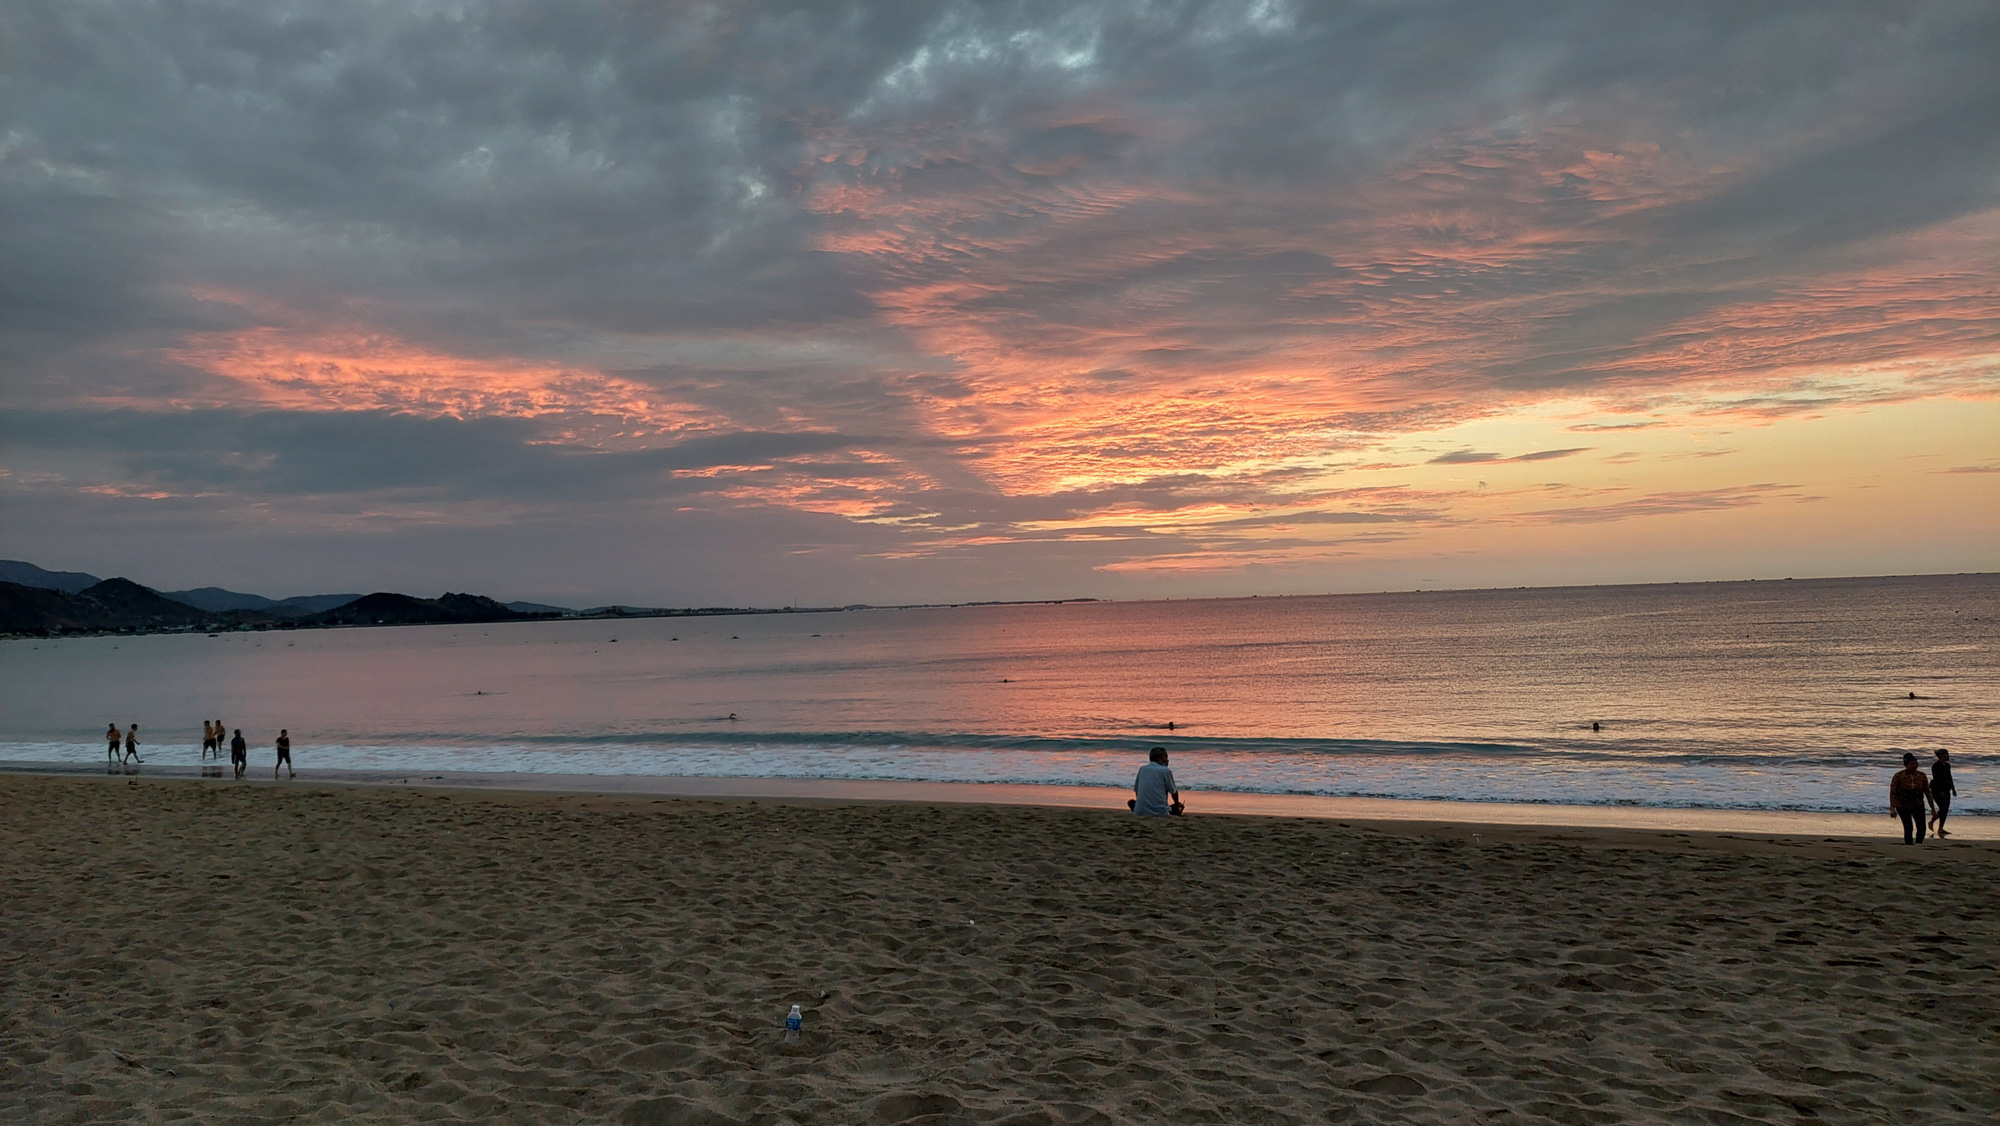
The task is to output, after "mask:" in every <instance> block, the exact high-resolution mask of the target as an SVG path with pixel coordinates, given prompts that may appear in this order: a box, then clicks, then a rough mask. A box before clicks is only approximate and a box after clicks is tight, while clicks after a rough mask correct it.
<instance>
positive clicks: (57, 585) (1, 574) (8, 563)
mask: <svg viewBox="0 0 2000 1126" xmlns="http://www.w3.org/2000/svg"><path fill="white" fill-rule="evenodd" d="M100 581H101V580H100V579H98V577H97V576H96V575H86V574H84V573H83V572H82V571H44V570H42V569H41V568H40V567H37V566H35V565H34V564H33V563H23V562H21V561H20V560H19V559H0V582H5V583H17V584H19V585H21V586H31V587H35V588H36V589H38V590H59V591H62V592H63V593H64V594H75V593H77V592H78V591H80V590H82V589H84V588H85V587H92V586H96V585H97V584H98V583H99V582H100Z"/></svg>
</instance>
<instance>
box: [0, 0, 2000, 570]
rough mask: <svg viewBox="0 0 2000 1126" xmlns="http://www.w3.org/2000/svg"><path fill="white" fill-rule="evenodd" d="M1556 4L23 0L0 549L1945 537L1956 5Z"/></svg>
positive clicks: (1974, 453) (1630, 565)
mask: <svg viewBox="0 0 2000 1126" xmlns="http://www.w3.org/2000/svg"><path fill="white" fill-rule="evenodd" d="M1542 7H1544V8H1546V12H1545V13H1544V15H1545V16H1546V18H1545V19H1534V20H1529V19H1522V20H1519V21H1508V20H1506V19H1504V18H1503V17H1502V16H1501V15H1500V14H1498V13H1497V11H1491V10H1488V9H1486V8H1484V7H1483V6H1480V5H1467V6H1461V7H1457V8H1454V7H1452V6H1449V5H1448V6H1445V7H1444V8H1441V9H1439V10H1437V11H1435V12H1432V11H1428V10H1423V11H1418V10H1412V11H1411V12H1408V13H1392V12H1389V11H1386V10H1385V11H1382V12H1379V13H1374V14H1365V13H1362V12H1359V11H1350V10H1348V9H1346V8H1341V7H1337V6H1335V7H1328V8H1325V9H1320V8H1309V7H1296V8H1294V7H1292V6H1287V5H1249V6H1243V7H1241V9H1240V10H1239V9H1238V8H1232V7H1228V6H1215V7H1204V8H1201V9H1199V10H1189V11H1186V12H1179V10H1178V9H1177V10H1176V11H1177V12H1179V14H1177V15H1169V14H1165V13H1163V12H1162V11H1160V10H1158V9H1151V8H1134V9H1127V8H1126V7H1124V6H1120V5H1106V6H1084V7H1074V6H1058V7H1055V8H1052V9H1051V10H1050V11H1049V12H1048V13H1047V14H1046V16H1045V18H1035V19H1029V18H1028V17H1026V16H1024V15H1023V14H1022V13H1021V12H1019V11H1016V10H1015V9H1007V10H1006V12H1005V13H1002V12H999V11H997V10H996V11H990V12H989V11H987V10H984V9H980V8H959V7H953V6H949V5H945V6H939V7H937V8H935V9H932V10H930V11H929V14H928V15H924V16H920V17H917V18H914V19H911V20H909V21H908V26H898V27H897V28H895V29H889V28H886V27H880V26H877V24H876V23H875V22H874V21H871V20H867V19H862V18H860V17H859V16H857V17H856V18H854V19H847V18H846V17H843V16H842V15H841V14H840V10H839V9H838V8H837V7H834V6H820V7H807V8H802V9H799V10H796V11H791V12H781V11H778V10H776V9H765V8H763V7H761V6H753V7H750V8H745V9H744V10H742V11H741V12H738V13H736V14H735V15H734V16H732V18H730V19H728V20H719V19H710V18H708V17H707V16H705V15H703V14H701V13H700V12H698V11H696V10H694V9H688V10H679V9H674V10H671V14H657V13H655V14H649V15H647V16H645V17H644V18H643V19H641V18H640V17H638V16H636V15H635V16H633V17H631V19H632V21H633V22H631V23H627V22H625V17H618V16H611V15H605V14H593V15H591V16H588V17H582V16H579V18H577V19H576V20H575V21H574V26H570V27H567V28H566V29H565V30H564V32H563V33H562V35H560V36H558V37H557V38H556V39H554V40H553V41H550V42H542V41H540V40H539V39H538V38H537V36H538V35H539V34H540V33H539V32H535V31H532V30H530V29H531V27H533V26H538V25H535V24H534V23H533V19H534V17H533V15H532V12H533V11H534V9H535V6H533V5H529V6H528V7H527V8H525V9H522V10H521V11H520V12H516V13H514V14H510V15H502V14H499V13H497V12H493V13H487V14H486V15H484V16H482V17H480V18H478V19H467V20H461V21H459V22H457V23H453V24H452V27H451V35H452V36H454V37H456V38H463V40H464V43H463V46H462V48H461V49H460V50H459V51H458V53H456V54H455V55H454V58H453V61H452V63H451V64H450V65H448V66H445V65H440V66H435V67H413V68H409V69H406V70H402V71H400V72H398V73H397V74H396V77H395V80H394V81H393V82H391V81H388V80H387V79H385V78H384V77H383V76H382V75H381V73H379V68H378V67H377V66H376V64H375V63H374V62H372V61H371V59H370V57H369V54H368V51H356V50H348V49H343V45H346V46H348V47H351V46H352V45H353V44H357V43H363V42H366V43H370V44H375V45H376V46H375V47H372V48H370V49H369V50H379V51H386V52H390V53H391V54H394V53H395V52H397V51H398V50H402V49H409V50H415V49H416V48H415V47H412V46H409V45H411V44H417V43H421V42H426V41H428V37H430V36H432V35H435V34H437V33H438V31H439V28H440V26H442V25H441V21H445V20H446V17H445V16H442V15H437V14H432V13H429V12H428V11H426V10H423V9H421V7H419V8H412V9H409V10H407V11H405V10H402V9H381V10H373V9H370V10H367V11H363V10H359V9H357V10H352V11H349V12H346V13H345V14H342V15H337V16H325V17H321V18H319V19H318V21H317V22H309V21H308V22H301V21H295V20H293V19H291V17H289V16H287V15H286V14H285V13H283V12H282V11H280V10H279V9H275V8H265V7H251V8H246V9H244V10H242V11H240V12H235V13H226V12H222V11H219V10H218V11H214V12H210V13H208V14H207V16H198V17H190V18H196V19H200V18H213V19H216V20H225V19H226V20H229V21H234V23H233V26H236V30H235V31H234V32H232V33H231V34H233V35H236V36H238V37H247V39H252V40H254V39H257V38H258V37H264V38H265V39H267V40H268V41H269V47H268V50H267V52H266V58H267V60H268V65H266V66H261V67H250V68H234V67H232V66H231V65H225V61H224V57H225V55H227V52H225V51H224V50H223V49H222V48H221V47H209V46H206V45H204V44H205V43H207V42H208V40H205V39H204V38H203V36H201V35H168V34H165V33H164V32H162V31H160V29H158V28H155V29H153V30H152V32H150V33H149V32H148V31H147V30H146V29H145V28H144V27H139V28H130V27H128V26H127V25H129V24H130V23H132V22H134V21H143V20H153V19H157V20H168V19H172V18H177V17H170V16H167V15H164V14H158V15H156V14H145V15H140V14H137V13H135V12H130V11H125V10H123V9H122V8H121V7H119V6H111V7H105V8H96V7H89V8H70V9H65V10H63V11H62V13H61V15H60V17H59V18H52V20H51V21H50V22H47V23H43V24H38V25H36V27H35V29H34V30H33V32H32V36H33V37H34V38H37V39H41V40H45V42H43V43H42V44H41V47H42V48H44V49H40V50H23V51H21V52H18V53H17V54H18V58H19V59H20V60H21V63H22V65H21V68H20V69H19V70H17V72H16V73H15V74H13V75H12V76H11V77H9V78H7V79H5V80H4V82H5V84H6V86H7V88H8V89H7V93H8V98H7V102H8V104H9V105H10V106H11V107H13V108H12V109H11V111H10V116H11V118H12V121H11V123H10V124H9V126H8V130H7V132H6V133H5V135H4V140H0V185H4V188H5V190H6V192H7V193H8V194H7V198H8V201H9V213H10V215H11V216H13V217H14V219H13V221H10V223H8V224H7V227H8V231H7V233H6V234H5V236H4V237H5V238H6V239H7V241H8V243H9V247H8V261H9V263H10V265H9V270H10V272H11V273H13V274H14V275H15V278H16V284H15V285H14V287H13V289H14V291H15V292H16V294H26V296H24V297H23V296H17V297H15V298H12V300H14V301H15V302H16V308H17V309H19V310H20V311H19V312H17V313H16V314H15V315H14V316H13V317H12V318H11V324H12V326H13V327H12V328H11V329H10V332H9V340H10V344H9V345H8V348H9V361H8V365H7V368H8V373H9V374H8V379H7V385H8V402H7V405H6V406H7V409H6V414H7V417H8V423H7V425H8V431H7V439H6V445H5V449H4V454H5V475H4V477H0V495H4V496H5V497H6V504H7V507H8V509H9V512H10V517H9V519H8V521H7V526H6V539H7V543H6V544H5V554H8V555H11V556H15V557H20V558H30V559H37V560H42V561H46V562H47V563H48V564H49V565H51V566H57V565H60V566H69V567H76V568H89V569H92V570H96V571H101V572H103V573H106V574H112V573H119V574H123V573H127V572H137V571H138V570H140V569H141V559H140V558H139V557H138V556H136V555H134V554H133V544H134V539H135V537H137V538H139V539H142V540H143V542H145V543H146V545H147V548H146V551H145V556H144V560H143V561H144V565H145V568H150V570H147V572H146V573H147V575H148V576H149V581H154V582H156V583H158V584H160V585H165V586H172V585H176V584H179V585H195V584H196V583H208V582H221V583H225V584H234V585H237V586H243V587H248V588H251V589H258V590H265V589H269V590H270V591H271V592H272V593H275V594H289V593H294V590H293V589H292V588H293V587H297V588H299V590H305V589H307V588H312V589H319V588H320V587H327V588H330V589H349V588H357V589H358V588H364V587H365V588H371V589H372V588H373V587H377V586H380V587H398V586H401V587H409V588H412V589H420V590H423V591H426V592H429V593H435V591H436V590H437V589H439V588H441V587H442V586H444V585H450V586H453V587H454V588H466V587H476V588H478V589H482V590H487V589H490V590H492V591H493V592H494V593H496V594H503V595H505V596H508V597H523V598H538V599H548V600H557V601H570V602H579V603H581V602H588V601H614V600H615V601H635V602H655V603H662V604H682V603H698V602H705V601H718V600H735V601H749V602H764V603H784V602H789V601H793V600H795V599H796V600H799V601H804V602H833V603H838V602H846V601H863V600H866V601H877V602H882V601H915V600H926V599H945V600H949V599H964V598H979V597H989V598H991V597H1042V596H1062V595H1083V594H1088V595H1098V596H1133V595H1162V594H1172V595H1181V594H1210V593H1253V592H1266V593H1271V592H1293V591H1324V590H1354V589H1381V588H1384V587H1390V586H1394V587H1405V588H1407V587H1413V586H1422V585H1460V586H1463V585H1514V584H1524V583H1534V584H1559V583H1571V582H1619V581H1651V580H1666V579H1673V580H1680V579H1706V578H1734V577H1762V576H1775V577H1783V576H1785V575H1790V574H1798V575H1806V574H1852V573H1883V572H1934V571H1961V570H1974V569H1991V567H1992V566H1993V565H1994V564H1995V562H1996V559H2000V520H1996V519H1995V513H2000V282H1996V277H2000V274H1996V271H1995V269H1994V264H1995V263H1996V262H2000V189H1996V185H2000V156H1996V154H2000V144H1996V143H1995V142H1996V141H2000V136H1996V133H1995V130H1996V119H1995V117H1994V115H1993V113H1992V106H1993V105H1994V104H1996V101H1995V100H1996V98H2000V88H1996V86H1995V79H1994V74H1993V67H1992V66H1991V63H1992V59H1991V57H1990V55H1989V56H1986V57H1983V58H1982V57H1981V52H1980V50H1979V49H1978V47H1977V46H1976V45H1977V44H1978V43H1981V42H1984V43H1986V44H1987V45H1988V47H1989V48H1990V44H1991V43H1992V42H1993V39H1992V38H1991V36H1992V35H1993V34H1994V32H1995V28H1994V25H1993V24H1992V22H1991V17H1990V13H1989V14H1988V15H1987V16H1983V17H1982V16H1980V15H1978V14H1977V12H1975V11H1969V10H1966V9H1961V8H1954V7H1950V6H1943V5H1939V6H1930V5H1915V6H1913V7H1911V8H1909V9H1907V10H1904V9H1899V11H1904V13H1905V14H1904V17H1902V18H1903V19H1904V20H1905V22H1904V23H1902V24H1899V25H1898V27H1897V28H1896V29H1895V30H1894V32H1893V33H1881V37H1880V39H1879V42H1878V49H1877V50H1876V51H1875V52H1874V53H1873V54H1871V55H1869V56H1868V57H1867V58H1866V59H1865V61H1861V60H1859V59H1858V57H1857V56H1852V55H1844V54H1841V53H1840V51H1839V49H1838V43H1839V42H1841V41H1842V40H1841V39H1840V36H1841V35H1842V34H1846V31H1845V30H1843V28H1842V27H1841V26H1840V25H1841V21H1843V20H1845V19H1847V18H1848V17H1847V16H1845V15H1840V14H1835V13H1833V12H1819V11H1815V10H1812V9H1805V10H1801V11H1798V12H1790V11H1786V12H1780V11H1779V10H1777V9H1769V10H1765V9H1759V10H1758V11H1757V12H1756V13H1755V14H1746V13H1742V12H1740V11H1737V10H1735V9H1720V8H1718V9H1717V10H1716V15H1715V18H1714V19H1713V20H1712V21H1707V22H1708V24H1710V25H1712V26H1703V25H1702V24H1701V23H1700V22H1699V21H1698V22H1697V23H1696V24H1695V25H1693V29H1692V30H1690V28H1689V27H1681V28H1679V29H1678V31H1677V34H1674V35H1671V36H1670V35H1666V34H1663V33H1662V34H1655V31H1656V30H1657V29H1652V28H1648V27H1646V26H1644V23H1645V21H1644V20H1643V19H1634V20H1632V21H1630V22H1628V23H1625V24H1620V25H1616V26H1614V25H1613V24H1612V22H1610V21H1609V18H1608V14H1593V13H1594V12H1595V11H1596V10H1595V9H1592V8H1591V7H1589V6H1581V7H1572V6H1568V5H1557V4H1548V5H1543V6H1542ZM854 11H855V12H856V13H866V12H868V11H870V9H868V8H867V7H866V6H861V7H857V8H856V9H854ZM1725 12H1735V14H1734V15H1725V14H1724V13H1725ZM1855 18H1856V19H1861V18H1862V17H1861V16H1859V15H1857V16H1855ZM1871 18H1872V17H1871ZM1982 21H1983V22H1982ZM1432 22H1436V23H1438V24H1440V25H1446V26H1451V27H1453V28H1455V30H1456V33H1455V34H1452V35H1450V36H1442V37H1437V36H1434V37H1431V38H1426V37H1425V34H1423V33H1424V32H1426V30H1427V29H1426V26H1424V25H1428V24H1429V23H1432ZM114 29H125V30H126V31H130V33H129V34H127V33H124V31H117V32H114ZM1815 29H1820V30H1825V31H1826V35H1825V36H1824V37H1820V36H1815V35H1814V34H1810V33H1811V32H1813V31H1814V30H1815ZM1429 30H1431V31H1435V29H1429ZM15 33H16V35H17V36H19V35H20V34H22V32H21V30H20V29H16V32H15ZM1856 34H1859V33H1858V32H1856ZM1869 34H1870V35H1871V36H1873V35H1875V34H1876V33H1875V32H1870V33H1869ZM279 44H289V45H288V46H284V47H282V48H281V47H280V46H279ZM398 44H403V45H404V47H398V46H397V45H398ZM1638 44H1645V45H1647V46H1646V47H1645V48H1644V49H1643V50H1641V49H1640V48H1638V47H1637V46H1634V45H1638ZM1815 44H1825V46H1824V47H1817V46H1815ZM1822 51H1823V52H1824V54H1825V57H1824V58H1821V57H1819V54H1817V53H1816V52H1822ZM1621 52H1624V53H1621ZM1631 52H1636V53H1631ZM1607 54H1610V55H1614V56H1616V57H1618V58H1620V59H1622V60H1624V61H1622V62H1621V63H1619V64H1618V65H1616V66H1607V65H1600V64H1601V62H1602V59H1603V57H1604V56H1606V55H1607ZM76 59H87V60H88V61H87V62H84V63H81V64H79V63H77V62H75V61H74V60H76ZM58 60H61V61H58ZM209 64H213V65H209ZM1781 64H1782V65H1781ZM72 68H74V69H72ZM1748 74H1755V75H1756V76H1757V82H1756V84H1755V88H1754V89H1753V88H1751V87H1749V86H1744V87H1742V88H1741V89H1738V88H1737V87H1735V86H1732V82H1733V81H1735V80H1737V79H1739V78H1742V77H1743V76H1744V75H1748ZM114 76H118V77H117V78H116V79H114ZM495 91H504V95H503V96H496V95H495V94H494V92H495ZM1752 105H1754V106H1755V112H1754V113H1752V112H1751V111H1750V110H1749V108H1748V107H1750V106H1752ZM218 548H226V550H220V551H218V550H217V549H218ZM280 588H282V589H280Z"/></svg>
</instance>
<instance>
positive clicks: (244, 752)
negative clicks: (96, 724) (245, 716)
mask: <svg viewBox="0 0 2000 1126" xmlns="http://www.w3.org/2000/svg"><path fill="white" fill-rule="evenodd" d="M228 734H229V728H228V727H226V726H224V725H223V722H222V721H221V720H219V719H217V720H207V719H204V720H202V721H201V757H202V761H204V762H206V761H207V760H208V758H209V756H211V755H213V756H214V757H215V760H216V761H217V762H221V761H222V747H223V737H224V736H225V735H228ZM104 744H105V745H104V757H105V759H106V761H108V762H109V763H110V764H112V765H114V766H122V765H124V764H125V763H128V762H140V763H143V762H145V761H146V760H145V759H143V758H140V757H139V725H138V724H136V723H135V724H133V725H132V726H131V728H130V729H129V730H127V731H125V732H123V733H121V732H120V731H119V730H118V725H117V724H115V723H114V724H112V725H111V726H110V727H108V728H106V729H105V731H104ZM228 744H229V765H230V766H231V767H233V768H235V771H236V777H238V778H241V777H243V775H244V773H245V772H246V771H247V770H249V769H250V744H249V742H248V741H247V740H245V739H244V738H243V729H242V728H240V727H239V728H237V729H236V733H235V734H234V735H233V736H230V737H229V739H228ZM275 745H276V747H277V750H278V760H277V762H276V763H274V764H273V765H272V767H271V777H272V778H276V777H277V776H278V772H279V771H280V770H282V771H284V772H285V776H286V777H287V778H296V777H298V774H297V772H296V771H294V770H293V769H292V733H291V731H290V730H288V729H286V728H279V729H278V738H277V740H276V743H275ZM121 749H122V750H123V752H124V753H123V756H122V757H121V756H120V750H121Z"/></svg>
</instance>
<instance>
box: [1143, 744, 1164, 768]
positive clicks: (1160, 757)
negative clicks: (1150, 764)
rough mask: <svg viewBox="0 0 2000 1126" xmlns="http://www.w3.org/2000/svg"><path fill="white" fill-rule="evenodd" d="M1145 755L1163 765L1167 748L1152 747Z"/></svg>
mask: <svg viewBox="0 0 2000 1126" xmlns="http://www.w3.org/2000/svg"><path fill="white" fill-rule="evenodd" d="M1146 757H1147V758H1149V759H1152V760H1153V761H1154V762H1157V763H1159V764H1160V765H1161V766H1165V765H1166V764H1167V749H1166V748H1165V747H1154V748H1153V749H1152V750H1151V751H1149V752H1147V754H1146Z"/></svg>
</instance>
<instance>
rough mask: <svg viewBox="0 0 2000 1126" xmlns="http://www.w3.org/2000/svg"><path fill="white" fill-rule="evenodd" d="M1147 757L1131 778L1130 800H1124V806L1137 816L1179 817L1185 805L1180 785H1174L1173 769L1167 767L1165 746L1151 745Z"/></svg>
mask: <svg viewBox="0 0 2000 1126" xmlns="http://www.w3.org/2000/svg"><path fill="white" fill-rule="evenodd" d="M1147 760H1148V761H1147V763H1146V765H1144V766H1142V767H1140V768H1139V776H1138V777H1137V778H1135V779H1133V780H1132V800H1131V801H1129V802H1126V803H1125V806H1126V808H1128V809H1130V810H1131V811H1132V812H1134V813H1136V814H1138V815H1139V816H1141V817H1168V816H1179V815H1180V812H1181V810H1182V809H1184V808H1186V807H1185V806H1183V805H1181V788H1180V787H1179V786H1176V785H1175V784H1174V772H1173V771H1172V770H1171V769H1169V768H1168V766H1167V749H1166V748H1165V747H1154V748H1153V749H1152V751H1151V753H1149V754H1148V755H1147Z"/></svg>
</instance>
